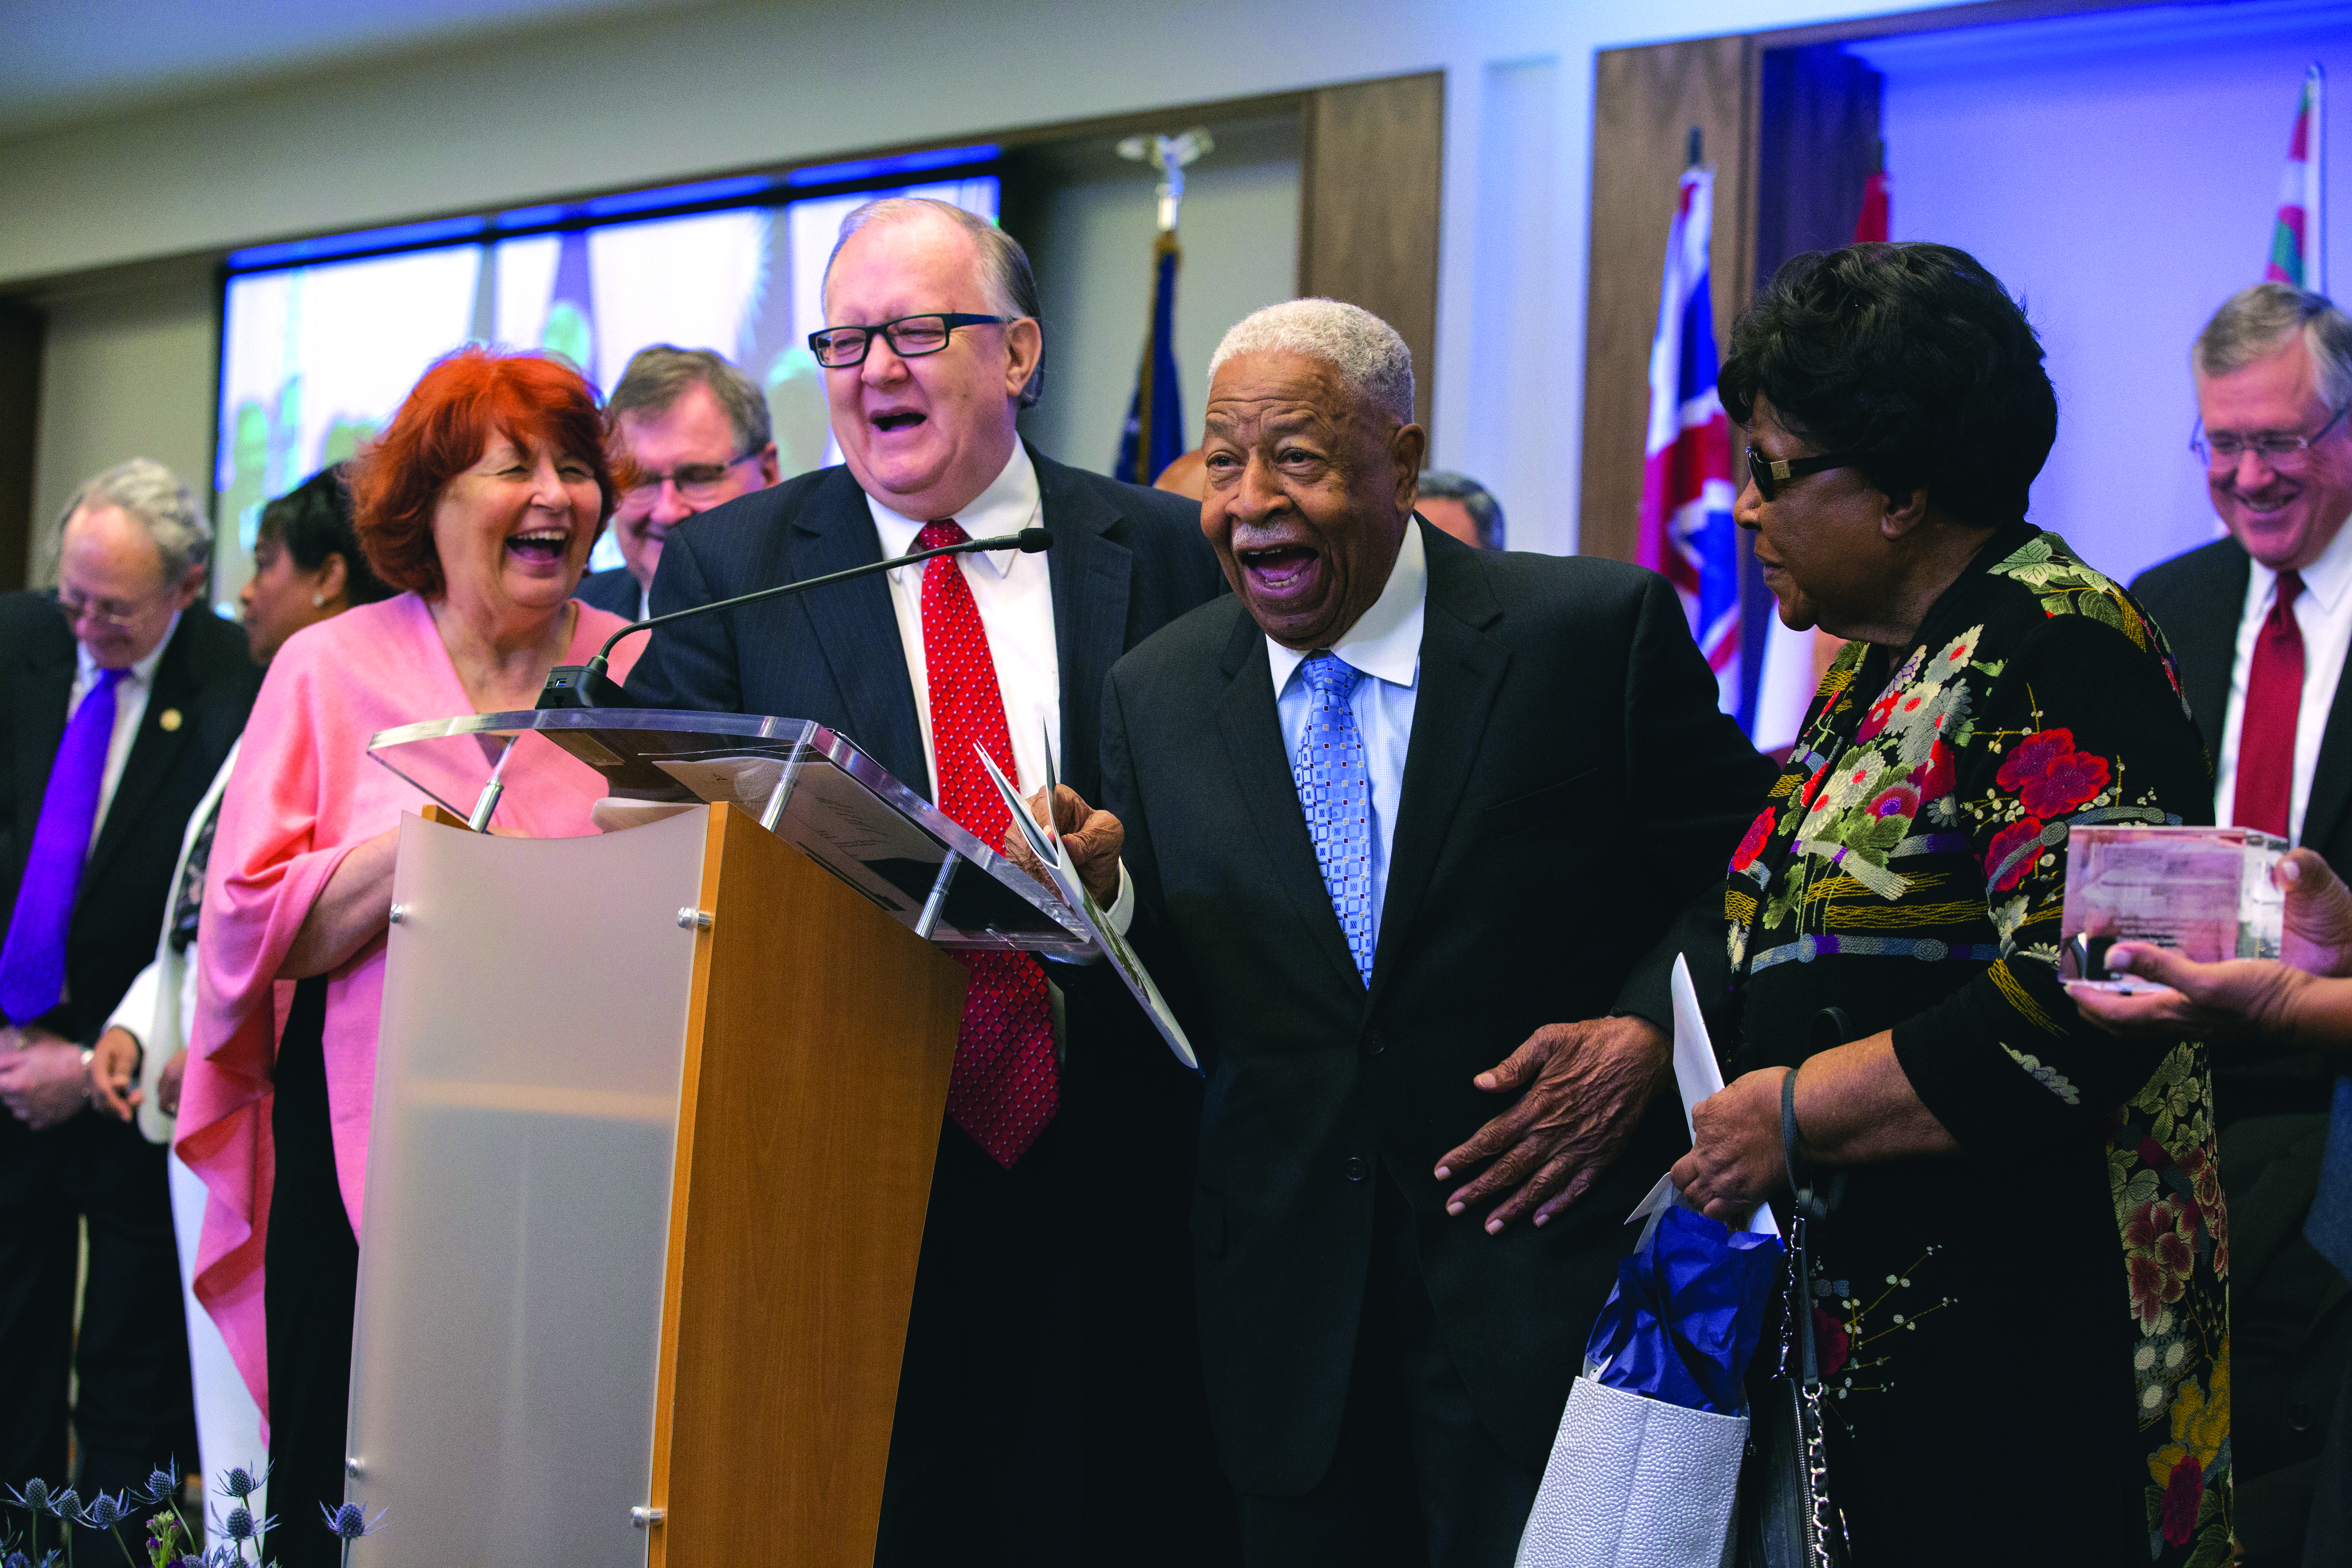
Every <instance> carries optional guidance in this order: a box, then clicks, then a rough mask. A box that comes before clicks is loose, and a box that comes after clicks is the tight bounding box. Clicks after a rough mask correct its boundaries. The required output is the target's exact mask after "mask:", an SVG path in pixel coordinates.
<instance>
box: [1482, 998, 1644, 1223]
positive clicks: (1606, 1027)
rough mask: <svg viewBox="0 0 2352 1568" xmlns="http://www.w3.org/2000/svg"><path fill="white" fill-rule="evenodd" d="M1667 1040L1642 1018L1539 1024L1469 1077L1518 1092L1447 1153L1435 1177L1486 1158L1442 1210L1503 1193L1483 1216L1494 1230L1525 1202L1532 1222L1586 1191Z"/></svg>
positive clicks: (1633, 1118)
mask: <svg viewBox="0 0 2352 1568" xmlns="http://www.w3.org/2000/svg"><path fill="white" fill-rule="evenodd" d="M1671 1049H1672V1047H1671V1043H1670V1042H1669V1041H1668V1040H1667V1038H1666V1037H1665V1036H1664V1033H1662V1032H1661V1031H1660V1030H1659V1029H1658V1028H1657V1026H1655V1025H1653V1024H1650V1023H1647V1022H1645V1021H1644V1020H1643V1019H1640V1018H1589V1019H1586V1020H1585V1021H1583V1022H1581V1023H1576V1024H1547V1025H1545V1026H1543V1027H1542V1028H1540V1029H1538V1030H1537V1031H1536V1032H1535V1033H1534V1034H1533V1035H1531V1036H1529V1037H1528V1041H1527V1043H1526V1044H1525V1045H1523V1046H1521V1047H1519V1048H1518V1049H1517V1050H1516V1051H1513V1052H1512V1053H1511V1054H1510V1055H1509V1056H1508V1057H1507V1058H1504V1059H1503V1060H1502V1061H1501V1062H1500V1063H1498V1064H1496V1066H1495V1067H1494V1068H1490V1069H1488V1070H1487V1071H1486V1072H1482V1073H1480V1074H1479V1075H1478V1076H1477V1077H1476V1078H1475V1079H1473V1080H1472V1081H1474V1082H1475V1083H1476V1084H1477V1086H1478V1087H1479V1088H1480V1089H1485V1090H1486V1091H1487V1092H1488V1093H1490V1094H1508V1093H1511V1092H1512V1091H1514V1090H1524V1091H1525V1092H1523V1093H1521V1094H1520V1095H1519V1099H1518V1102H1517V1104H1515V1105H1513V1106H1512V1107H1511V1108H1510V1109H1509V1110H1506V1111H1504V1112H1503V1113H1502V1114H1501V1115H1500V1116H1497V1117H1496V1118H1495V1119H1494V1120H1493V1121H1489V1122H1487V1123H1486V1126H1484V1127H1482V1128H1480V1129H1479V1130H1478V1131H1477V1133H1476V1135H1475V1136H1474V1137H1473V1138H1472V1139H1471V1140H1470V1141H1469V1142H1467V1143H1465V1144H1463V1145H1462V1146H1461V1147H1460V1148H1458V1149H1455V1150H1454V1152H1451V1153H1449V1154H1447V1155H1446V1156H1445V1158H1444V1161H1443V1162H1441V1163H1439V1165H1438V1167H1437V1179H1438V1180H1439V1181H1441V1182H1446V1181H1451V1180H1453V1179H1454V1174H1455V1173H1457V1172H1462V1171H1466V1170H1468V1169H1469V1168H1470V1167H1472V1166H1474V1165H1477V1164H1479V1163H1483V1162H1486V1161H1488V1160H1492V1161H1493V1162H1494V1163H1492V1164H1490V1165H1488V1166H1487V1167H1486V1171H1485V1172H1484V1173H1481V1174H1480V1175H1479V1176H1478V1177H1477V1179H1476V1180H1475V1181H1472V1182H1469V1183H1467V1184H1464V1185H1463V1186H1461V1187H1458V1188H1456V1189H1455V1190H1454V1193H1453V1194H1452V1195H1450V1196H1449V1197H1447V1199H1446V1200H1445V1212H1446V1213H1447V1214H1451V1215H1458V1214H1461V1213H1463V1212H1464V1211H1465V1210H1466V1209H1468V1208H1469V1207H1470V1206H1471V1205H1473V1204H1479V1203H1484V1202H1485V1201H1486V1199H1488V1198H1491V1197H1494V1196H1496V1195H1497V1194H1508V1195H1507V1196H1506V1197H1504V1200H1503V1201H1502V1202H1501V1203H1499V1204H1496V1205H1495V1207H1494V1209H1493V1210H1492V1212H1490V1213H1489V1214H1488V1215H1486V1234H1487V1235H1489V1236H1492V1235H1494V1234H1495V1233H1496V1232H1497V1231H1499V1230H1501V1229H1502V1228H1503V1227H1504V1226H1506V1225H1508V1224H1509V1223H1510V1222H1511V1221H1513V1220H1515V1219H1517V1218H1518V1217H1519V1216H1520V1215H1525V1214H1527V1213H1528V1211H1529V1210H1533V1211H1534V1214H1535V1223H1536V1224H1538V1225H1542V1224H1545V1223H1546V1222H1547V1221H1549V1219H1550V1218H1551V1217H1552V1216H1553V1215H1557V1214H1559V1212H1560V1211H1561V1210H1563V1209H1565V1208H1567V1207H1568V1206H1569V1205H1570V1204H1572V1203H1574V1202H1576V1200H1577V1199H1579V1198H1580V1197H1582V1196H1583V1195H1584V1192H1585V1189H1586V1188H1588V1187H1590V1186H1591V1184H1593V1183H1594V1182H1595V1181H1597V1180H1599V1179H1600V1177H1601V1173H1602V1172H1604V1171H1606V1170H1608V1168H1609V1167H1610V1166H1611V1165H1612V1164H1614V1163H1616V1160H1617V1157H1618V1156H1619V1155H1620V1154H1622V1153H1623V1152H1625V1145H1626V1143H1627V1142H1629V1141H1630V1140H1631V1139H1632V1138H1633V1129H1634V1127H1635V1125H1636V1124H1638V1123H1639V1122H1640V1121H1641V1120H1642V1113H1643V1111H1644V1110H1648V1109H1649V1105H1650V1097H1651V1096H1652V1095H1653V1094H1654V1093H1656V1092H1657V1089H1658V1083H1659V1080H1660V1079H1661V1078H1662V1077H1663V1076H1664V1071H1665V1067H1666V1063H1667V1060H1668V1058H1669V1056H1670V1053H1671Z"/></svg>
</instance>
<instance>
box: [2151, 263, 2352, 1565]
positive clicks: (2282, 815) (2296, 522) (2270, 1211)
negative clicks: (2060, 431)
mask: <svg viewBox="0 0 2352 1568" xmlns="http://www.w3.org/2000/svg"><path fill="white" fill-rule="evenodd" d="M2190 370H2191V372H2192V374H2194V375H2195V378H2196V383H2197V412H2198V416H2199V426H2198V434H2197V437H2196V441H2195V443H2194V446H2195V450H2196V452H2197V455H2198V457H2199V458H2200V460H2201V461H2202V462H2203V463H2204V465H2205V483H2206V488H2207V489H2209V490H2210V493H2211V495H2212V498H2213V510H2215V511H2217V512H2219V513H2220V514H2221V521H2222V522H2223V523H2224V524H2225V525H2226V526H2227V527H2228V529H2229V531H2230V534H2229V537H2228V538H2226V539H2221V540H2217V541H2216V542H2213V543H2211V544H2209V545H2206V546H2204V547H2203V548H2202V549H2199V550H2192V551H2190V552H2189V553H2188V554H2186V555H2182V556H2179V557H2176V558H2175V559H2173V560H2170V561H2168V562H2165V563H2162V564H2161V565H2158V566H2154V567H2151V568H2149V569H2148V570H2147V572H2145V573H2143V574H2141V575H2140V577H2139V578H2138V580H2137V581H2136V582H2134V583H2133V584H2132V585H2131V586H2132V593H2133V594H2134V595H2136V596H2137V598H2138V599H2139V601H2140V603H2141V604H2142V605H2146V606H2147V611H2148V613H2149V614H2150V615H2152V616H2155V617H2156V620H2157V623H2158V625H2159V626H2162V627H2163V628H2164V631H2165V635H2166V637H2168V638H2169V639H2170V641H2171V644H2172V649H2173V653H2174V656H2175V657H2176V658H2178V659H2179V664H2180V684H2181V688H2182V690H2183V693H2184V694H2185V695H2186V696H2187V698H2188V700H2189V711H2190V713H2191V715H2192V716H2193V717H2194V718H2195V720H2196V721H2197V727H2198V729H2199V730H2200V731H2202V732H2203V734H2204V736H2205V743H2206V745H2207V747H2208V748H2209V749H2210V752H2211V754H2212V758H2213V769H2214V775H2215V779H2214V784H2215V787H2214V793H2213V819H2214V820H2215V821H2216V822H2220V823H2222V824H2225V825H2234V826H2242V827H2258V828H2261V829H2262V830H2263V831H2264V832H2266V833H2274V834H2277V835H2278V836H2279V837H2282V838H2285V839H2289V840H2291V841H2292V842H2294V843H2296V844H2300V845H2307V846H2309V847H2311V848H2313V849H2315V850H2317V851H2318V852H2319V853H2320V854H2321V855H2323V856H2324V857H2326V859H2327V862H2328V864H2330V865H2331V866H2333V867H2335V868H2336V870H2337V872H2338V873H2339V874H2345V875H2352V690H2347V688H2346V687H2345V685H2344V682H2343V674H2344V663H2345V650H2346V647H2347V645H2348V644H2352V530H2347V529H2346V528H2345V526H2344V523H2345V520H2346V518H2347V516H2352V428H2347V412H2352V318H2347V316H2346V315H2345V313H2344V312H2343V311H2342V310H2338V309H2337V308H2336V306H2335V305H2333V304H2331V303H2330V302H2329V301H2328V300H2326V299H2325V298H2323V297H2322V296H2320V295H2317V294H2312V293H2307V292H2305V291H2304V290H2302V289H2294V288H2291V287H2289V286H2287V285H2286V284H2284V283H2259V284H2256V285H2254V286H2253V287H2252V288H2250V289H2241V290H2240V291H2239V292H2238V293H2236V294H2234V295H2232V296H2231V298H2230V300H2228V301H2227V302H2226V303H2225V304H2223V305H2222V307H2221V309H2220V310H2217V311H2215V312H2214V314H2213V319H2212V320H2211V321H2208V322H2207V323H2206V325H2205V330H2204V331H2202V332H2200V333H2199V334H2198V338H2197V343H2196V346H2195V348H2194V350H2193V351H2192V352H2191V354H2190ZM2234 1054H2235V1053H2230V1052H2223V1053H2219V1054H2217V1055H2216V1057H2215V1058H2214V1063H2213V1097H2214V1101H2215V1105H2214V1112H2215V1117H2216V1120H2217V1121H2219V1122H2220V1123H2221V1130H2222V1131H2221V1175H2222V1182H2223V1184H2224V1187H2225V1190H2226V1192H2227V1195H2228V1198H2229V1205H2230V1229H2231V1258H2230V1268H2231V1289H2230V1307H2231V1320H2232V1321H2231V1342H2232V1357H2233V1359H2234V1362H2235V1363H2236V1364H2235V1372H2234V1373H2233V1376H2234V1380H2235V1381H2234V1401H2235V1407H2234V1413H2233V1424H2232V1431H2231V1454H2232V1458H2233V1466H2234V1468H2235V1472H2236V1475H2237V1478H2238V1481H2237V1513H2236V1516H2235V1523H2236V1527H2237V1534H2238V1539H2239V1542H2240V1543H2241V1545H2242V1548H2243V1551H2244V1553H2245V1555H2244V1556H2243V1557H2242V1562H2243V1563H2246V1564H2248V1568H2262V1565H2263V1564H2265V1563H2296V1562H2300V1561H2301V1560H2302V1551H2301V1548H2302V1542H2303V1537H2304V1528H2305V1520H2306V1518H2307V1517H2308V1515H2309V1513H2310V1508H2311V1499H2312V1490H2313V1484H2314V1478H2315V1473H2316V1470H2317V1468H2318V1466H2319V1464H2320V1453H2321V1448H2322V1445H2323V1442H2324V1440H2325V1438H2326V1433H2327V1429H2328V1424H2329V1405H2330V1403H2331V1400H2332V1399H2333V1398H2334V1394H2335V1390H2336V1388H2337V1386H2338V1384H2340V1383H2341V1381H2342V1379H2343V1377H2344V1375H2345V1367H2346V1364H2347V1361H2352V1300H2347V1280H2346V1279H2345V1274H2344V1270H2343V1267H2342V1265H2343V1262H2344V1260H2345V1259H2339V1258H2332V1257H2331V1256H2330V1253H2329V1248H2328V1247H2325V1246H2315V1243H2317V1242H2323V1241H2325V1240H2326V1237H2324V1236H2323V1235H2321V1234H2318V1233H2315V1234H2313V1235H2311V1236H2309V1237H2306V1235H2305V1217H2306V1215H2310V1216H2312V1217H2313V1218H2314V1219H2316V1218H2318V1216H2319V1214H2320V1213H2322V1212H2325V1211H2327V1210H2328V1209H2330V1208H2331V1207H2332V1206H2334V1205H2346V1204H2352V1190H2347V1188H2352V1110H2347V1107H2352V1080H2338V1079H2336V1078H2335V1076H2334V1071H2333V1068H2331V1067H2330V1066H2329V1065H2328V1064H2326V1063H2325V1062H2323V1061H2322V1060H2320V1059H2319V1058H2317V1057H2316V1056H2315V1054H2311V1053H2305V1055H2303V1056H2301V1057H2296V1058H2284V1059H2279V1060H2272V1061H2256V1062H2248V1061H2244V1060H2242V1059H2237V1060H2233V1059H2232V1056H2233V1055H2234ZM2331 1104H2332V1105H2333V1106H2334V1107H2335V1108H2336V1110H2335V1114H2334V1115H2333V1116H2332V1117H2331V1115H2330V1107H2331ZM2331 1127H2332V1133H2331ZM2323 1191H2326V1192H2327V1193H2329V1194H2332V1201H2322V1202H2319V1203H2318V1204H2316V1205H2315V1194H2319V1193H2321V1192H2323ZM2346 1228H2347V1234H2348V1235H2352V1223H2347V1227H2346ZM2335 1250H2337V1251H2344V1252H2345V1253H2346V1258H2352V1249H2346V1248H2343V1247H2336V1249H2335Z"/></svg>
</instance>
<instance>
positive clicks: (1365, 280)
mask: <svg viewBox="0 0 2352 1568" xmlns="http://www.w3.org/2000/svg"><path fill="white" fill-rule="evenodd" d="M1301 119H1302V126H1301V129H1302V132H1303V134H1302V137H1301V156H1300V160H1299V181H1298V186H1299V191H1298V205H1299V212H1298V292H1299V293H1300V294H1302V295H1308V294H1321V295H1328V297H1330V298H1331V299H1334V300H1348V301H1349V303H1351V304H1357V305H1361V306H1362V307H1363V308H1364V309H1365V310H1370V311H1371V312H1372V314H1374V315H1376V316H1378V317H1380V318H1381V320H1382V321H1386V322H1388V323H1389V325H1391V326H1392V327H1394V328H1395V329H1396V330H1397V332H1398V334H1399V335H1400V336H1402V338H1403V339H1404V341H1405V346H1406V347H1407V348H1409V349H1411V350H1412V368H1413V409H1414V414H1415V416H1416V417H1417V418H1418V419H1419V421H1420V423H1421V425H1422V426H1423V428H1424V429H1426V428H1427V427H1428V426H1429V392H1430V384H1431V382H1432V381H1433V379H1434V378H1435V372H1436V365H1437V360H1436V351H1437V232H1438V229H1437V226H1438V212H1439V207H1438V203H1439V198H1440V195H1441V190H1440V178H1441V174H1442V171H1443V164H1444V151H1445V77H1444V72H1442V71H1429V72H1426V73H1423V74H1422V75H1419V76H1401V77H1389V78H1386V79H1382V80H1380V81H1367V82H1356V83H1352V84H1350V85H1349V86H1346V87H1328V88H1323V89H1318V90H1317V91H1315V92H1314V93H1311V94H1309V95H1308V98H1307V105H1306V108H1305V110H1303V111H1302V115H1301Z"/></svg>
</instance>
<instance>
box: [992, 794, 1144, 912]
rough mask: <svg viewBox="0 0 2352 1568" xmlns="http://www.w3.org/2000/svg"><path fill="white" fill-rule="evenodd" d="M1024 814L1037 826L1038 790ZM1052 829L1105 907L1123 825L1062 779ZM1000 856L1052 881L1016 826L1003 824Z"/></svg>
mask: <svg viewBox="0 0 2352 1568" xmlns="http://www.w3.org/2000/svg"><path fill="white" fill-rule="evenodd" d="M1028 805H1029V815H1030V816H1032V817H1033V818H1034V819H1035V820H1036V822H1037V823H1038V825H1039V826H1044V825H1045V820H1046V818H1045V791H1044V790H1042V789H1041V790H1039V791H1038V792H1037V793H1036V794H1035V795H1031V796H1030V797H1029V802H1028ZM1053 824H1054V830H1055V832H1057V833H1059V834H1060V835H1061V836H1062V853H1063V854H1064V855H1065V856H1066V857H1068V858H1069V862H1070V865H1071V867H1072V868H1074V869H1075V870H1076V872H1077V874H1078V880H1079V881H1081V882H1083V883H1085V884H1086V889H1087V892H1089V893H1092V894H1093V895H1094V899H1095V902H1097V903H1098V904H1101V905H1103V906H1104V907H1106V908H1108V906H1109V905H1110V904H1111V903H1112V901H1113V900H1116V899H1117V898H1118V857H1119V852H1120V851H1121V850H1123V849H1125V848H1126V847H1127V828H1126V826H1125V825H1123V824H1122V823H1121V822H1120V821H1119V819H1118V817H1116V816H1112V815H1111V814H1110V813H1109V812H1108V811H1102V810H1098V809H1097V808H1096V807H1094V806H1091V805H1087V803H1086V800H1085V798H1084V797H1083V796H1081V795H1079V794H1078V792H1077V791H1076V790H1074V789H1072V788H1071V787H1070V786H1069V785H1067V784H1062V785H1059V786H1057V787H1056V788H1055V792H1054V816H1053ZM1004 855H1005V858H1007V859H1009V860H1011V861H1012V862H1013V864H1014V865H1016V866H1018V867H1020V868H1022V869H1023V870H1024V871H1026V872H1028V873H1029V874H1030V875H1031V876H1033V877H1034V878H1036V879H1038V880H1039V881H1041V882H1044V883H1045V885H1046V886H1047V887H1049V888H1050V887H1052V886H1053V881H1052V879H1050V878H1048V877H1047V876H1046V875H1045V867H1043V866H1041V865H1039V864H1038V863H1037V857H1036V856H1034V855H1033V854H1031V853H1030V852H1029V846H1028V843H1027V842H1026V841H1025V840H1024V839H1023V837H1021V825H1020V824H1019V823H1017V822H1015V823H1008V824H1007V825H1006V826H1005V829H1004Z"/></svg>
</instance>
